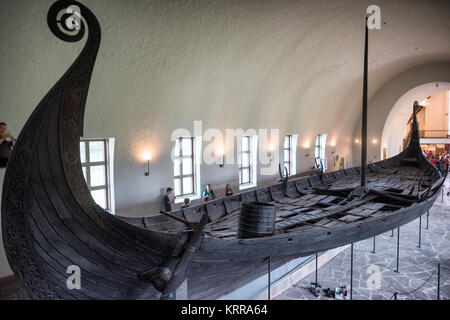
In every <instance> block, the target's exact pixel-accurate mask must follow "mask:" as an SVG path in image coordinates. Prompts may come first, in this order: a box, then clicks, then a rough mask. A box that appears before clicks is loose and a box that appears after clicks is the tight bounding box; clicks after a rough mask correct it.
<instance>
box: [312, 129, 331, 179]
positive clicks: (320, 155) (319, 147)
mask: <svg viewBox="0 0 450 320" xmlns="http://www.w3.org/2000/svg"><path fill="white" fill-rule="evenodd" d="M327 138H328V134H318V135H317V137H316V143H315V150H314V163H315V167H316V168H322V171H323V172H325V171H326V170H327V169H328V164H327V155H326V146H327ZM319 164H320V166H319Z"/></svg>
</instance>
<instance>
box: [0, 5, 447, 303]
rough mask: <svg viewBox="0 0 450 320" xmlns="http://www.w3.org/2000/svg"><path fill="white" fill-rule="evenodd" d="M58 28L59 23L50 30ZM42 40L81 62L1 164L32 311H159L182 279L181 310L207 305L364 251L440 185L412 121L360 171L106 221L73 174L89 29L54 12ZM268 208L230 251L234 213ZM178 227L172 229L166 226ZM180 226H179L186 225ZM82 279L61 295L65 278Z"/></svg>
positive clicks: (94, 48) (93, 50)
mask: <svg viewBox="0 0 450 320" xmlns="http://www.w3.org/2000/svg"><path fill="white" fill-rule="evenodd" d="M69 5H77V6H78V7H79V8H80V9H81V14H82V16H83V21H82V26H81V29H80V30H79V32H78V34H76V35H73V34H72V35H68V34H67V31H68V30H65V29H67V28H66V27H65V26H64V24H62V23H59V22H57V16H60V14H61V12H65V9H66V8H67V7H68V6H69ZM64 18H67V14H64V13H63V16H62V18H61V19H60V20H61V21H62V20H63V19H64ZM47 20H48V24H49V27H50V30H51V31H52V32H53V33H54V34H55V35H56V36H57V37H58V38H60V39H61V40H64V41H71V42H74V41H79V40H81V39H82V38H83V37H84V34H85V31H86V29H87V27H88V28H89V35H88V37H87V41H86V44H85V47H84V49H83V51H82V52H81V53H80V55H79V57H78V58H77V59H76V61H75V62H74V63H73V65H72V66H71V67H70V68H69V70H68V71H67V72H66V73H65V74H64V75H63V77H62V78H61V79H60V80H59V81H58V83H57V84H56V85H55V86H54V87H53V88H52V89H51V90H50V91H49V93H48V94H47V95H46V96H45V97H44V98H43V100H42V101H41V102H40V103H39V104H38V106H37V107H36V109H35V111H34V112H33V113H32V115H31V116H30V118H29V120H28V121H27V123H26V124H25V126H24V128H23V130H22V132H21V134H20V135H19V138H18V141H17V143H16V146H15V148H14V150H13V153H12V155H11V158H10V160H9V163H8V166H7V170H6V174H5V179H4V186H3V195H2V208H1V209H2V232H3V241H4V246H5V251H6V254H7V258H8V261H9V264H10V266H11V269H12V270H13V272H14V273H15V275H16V277H17V279H18V280H19V281H20V283H21V284H22V286H23V287H24V288H25V289H26V290H27V292H28V295H29V297H30V298H32V299H160V298H161V299H167V298H173V293H174V292H175V290H176V289H177V288H178V287H179V285H180V284H181V283H182V282H183V281H184V280H185V279H187V284H188V297H189V298H190V299H214V298H218V297H220V296H222V295H224V294H226V293H229V292H231V291H232V290H233V289H235V288H238V287H239V286H241V285H243V284H245V283H246V282H248V281H250V280H252V279H255V278H257V277H259V276H261V275H263V274H265V273H266V272H267V258H268V257H269V256H270V257H271V261H272V265H273V267H274V268H275V267H277V266H279V265H282V264H283V263H285V262H287V261H289V260H291V259H294V258H297V257H302V256H308V255H311V254H314V253H317V252H322V251H325V250H328V249H332V248H336V247H339V246H342V245H346V244H349V243H353V242H356V241H360V240H363V239H367V238H369V237H372V236H375V235H377V234H380V233H384V232H386V231H390V230H392V229H394V228H397V227H399V226H401V225H403V224H405V223H408V222H410V221H412V220H414V219H416V218H417V217H419V216H420V215H422V214H424V213H425V212H427V211H428V210H429V209H430V207H431V206H432V205H433V202H434V201H435V199H436V197H437V194H438V192H439V190H440V188H441V186H442V183H443V178H442V177H441V175H440V173H439V172H438V171H437V170H436V169H435V168H434V166H433V165H432V164H431V163H430V162H429V161H428V160H427V159H425V158H424V157H423V155H422V153H421V151H420V146H419V139H418V128H417V121H416V120H415V117H414V122H413V125H412V133H411V138H410V143H409V146H408V148H407V149H406V150H405V151H404V152H403V153H401V154H400V155H398V156H396V157H394V158H391V159H388V160H385V161H380V162H377V163H374V164H371V165H369V166H368V189H367V190H366V191H367V192H365V193H364V194H363V195H360V194H358V193H357V192H355V190H358V188H357V187H358V185H359V179H360V175H361V170H362V168H361V167H358V168H350V169H345V170H340V171H337V172H331V173H326V174H317V175H313V176H310V177H305V178H298V179H293V180H290V181H288V180H283V181H282V182H280V183H276V184H274V185H271V186H269V187H264V188H260V189H257V190H252V191H248V192H244V193H241V194H238V195H234V196H230V197H227V198H223V199H218V200H215V201H211V202H208V203H205V204H201V205H197V206H193V207H190V208H188V209H185V210H184V211H180V210H178V211H175V212H173V213H172V216H171V217H168V216H167V214H165V215H157V216H151V217H142V218H121V217H118V216H114V215H112V214H110V213H108V212H106V211H105V210H103V209H102V208H101V207H99V206H98V205H96V204H95V202H94V200H93V198H92V196H91V194H90V191H89V189H88V187H87V185H86V183H85V181H84V177H83V173H82V170H81V163H80V154H79V139H80V137H81V136H82V133H83V117H84V109H85V104H86V99H87V94H88V90H89V83H90V78H91V75H92V71H93V67H94V64H95V60H96V56H97V52H98V49H99V45H100V38H101V31H100V25H99V23H98V21H97V19H96V18H95V16H94V15H93V14H92V12H91V11H90V10H89V9H88V8H86V7H85V6H84V5H82V4H81V3H78V2H76V1H65V0H63V1H57V2H56V3H55V4H53V5H52V7H51V8H50V10H49V13H48V17H47ZM248 201H261V202H266V203H270V204H272V205H274V206H275V207H276V224H275V233H274V234H273V235H272V236H270V237H263V238H250V239H238V238H237V236H236V232H237V229H238V224H239V223H238V219H239V214H240V208H241V203H242V202H248ZM175 218H177V219H175ZM185 220H186V221H185ZM74 265H75V266H77V267H79V269H80V271H81V274H80V275H81V288H80V289H69V286H68V285H67V281H68V277H69V276H70V275H71V274H68V273H67V272H68V268H69V267H70V266H74Z"/></svg>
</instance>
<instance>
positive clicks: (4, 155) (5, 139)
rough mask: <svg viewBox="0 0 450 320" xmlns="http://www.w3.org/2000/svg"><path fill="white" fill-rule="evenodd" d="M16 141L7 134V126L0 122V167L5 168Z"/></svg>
mask: <svg viewBox="0 0 450 320" xmlns="http://www.w3.org/2000/svg"><path fill="white" fill-rule="evenodd" d="M15 144H16V139H15V138H14V137H13V136H12V135H11V134H10V133H8V125H7V124H6V123H4V122H0V167H6V164H7V163H8V159H9V157H10V156H11V151H12V149H13V148H14V145H15Z"/></svg>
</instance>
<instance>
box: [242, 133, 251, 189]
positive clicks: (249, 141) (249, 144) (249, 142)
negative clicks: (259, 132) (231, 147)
mask: <svg viewBox="0 0 450 320" xmlns="http://www.w3.org/2000/svg"><path fill="white" fill-rule="evenodd" d="M251 138H252V137H251V136H242V137H241V144H240V149H239V185H240V186H243V185H250V184H252V183H253V181H252V180H253V179H252V167H253V166H252V139H251ZM243 139H247V141H248V143H247V150H245V151H243V150H242V146H243ZM244 154H247V155H248V166H245V167H244V166H243V165H242V163H243V155H244ZM244 170H248V181H243V171H244Z"/></svg>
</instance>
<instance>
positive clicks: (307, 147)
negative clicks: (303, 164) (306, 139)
mask: <svg viewBox="0 0 450 320" xmlns="http://www.w3.org/2000/svg"><path fill="white" fill-rule="evenodd" d="M304 148H305V157H309V143H307V144H305V145H304Z"/></svg>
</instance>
